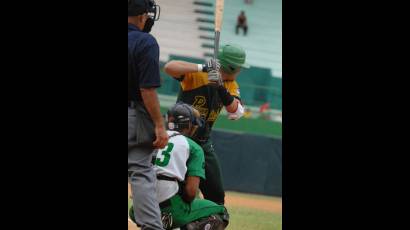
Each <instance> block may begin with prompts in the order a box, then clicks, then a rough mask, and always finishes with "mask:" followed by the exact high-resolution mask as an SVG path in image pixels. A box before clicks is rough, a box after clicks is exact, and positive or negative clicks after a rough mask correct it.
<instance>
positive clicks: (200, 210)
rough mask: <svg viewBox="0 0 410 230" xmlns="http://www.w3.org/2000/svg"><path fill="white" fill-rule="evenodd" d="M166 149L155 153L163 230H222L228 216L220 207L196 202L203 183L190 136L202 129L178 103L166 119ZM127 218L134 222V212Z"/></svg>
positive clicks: (196, 118)
mask: <svg viewBox="0 0 410 230" xmlns="http://www.w3.org/2000/svg"><path fill="white" fill-rule="evenodd" d="M165 120H166V124H167V129H168V130H167V133H168V135H169V141H168V145H167V146H166V147H165V148H163V149H160V150H159V151H156V152H154V155H155V158H153V162H154V163H155V166H154V169H155V171H156V174H157V179H158V180H157V200H158V202H160V204H159V206H160V208H161V212H162V223H163V225H164V228H165V229H173V228H181V229H186V230H196V229H216V230H220V229H225V227H226V226H227V225H228V223H229V215H228V213H227V210H226V208H225V207H224V206H223V205H218V204H216V203H214V202H212V201H209V200H204V199H196V198H195V196H196V194H197V193H198V187H199V183H200V178H202V179H205V169H204V165H205V161H204V153H203V150H202V148H201V147H200V146H199V145H198V144H196V143H195V142H194V141H192V140H191V139H190V138H188V137H189V136H192V134H194V133H195V131H196V129H197V128H199V127H201V126H202V125H203V121H202V119H200V114H199V112H198V111H197V110H195V109H194V108H192V107H191V106H190V105H187V104H184V103H177V104H175V105H174V106H173V107H172V108H171V109H169V110H168V112H167V115H166V117H165ZM130 218H131V219H132V220H134V219H133V218H134V215H133V208H132V207H131V208H130Z"/></svg>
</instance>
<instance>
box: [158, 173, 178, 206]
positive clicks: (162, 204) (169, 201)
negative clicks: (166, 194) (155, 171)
mask: <svg viewBox="0 0 410 230" xmlns="http://www.w3.org/2000/svg"><path fill="white" fill-rule="evenodd" d="M157 179H158V180H167V181H175V182H178V181H177V179H175V178H172V177H168V176H164V175H157ZM169 206H171V198H169V199H166V200H164V201H162V202H161V203H159V207H160V208H161V209H162V208H167V207H169Z"/></svg>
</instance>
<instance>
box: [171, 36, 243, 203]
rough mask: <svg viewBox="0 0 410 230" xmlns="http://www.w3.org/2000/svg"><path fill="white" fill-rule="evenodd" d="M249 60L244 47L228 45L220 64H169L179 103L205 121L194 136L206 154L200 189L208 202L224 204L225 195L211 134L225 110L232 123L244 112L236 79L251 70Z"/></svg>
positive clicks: (173, 62)
mask: <svg viewBox="0 0 410 230" xmlns="http://www.w3.org/2000/svg"><path fill="white" fill-rule="evenodd" d="M245 59H246V54H245V51H244V50H243V49H242V48H241V47H239V46H237V45H233V44H228V45H225V46H223V47H222V48H221V49H220V51H219V55H218V60H219V61H217V60H211V61H209V62H208V63H207V64H205V65H202V64H196V63H189V62H184V61H170V62H168V63H167V64H166V65H165V72H166V73H167V74H169V75H170V76H172V77H173V78H175V79H176V80H178V81H180V82H181V83H180V84H181V89H182V90H181V91H180V93H179V97H178V101H182V102H184V103H187V104H189V105H192V106H193V107H194V108H195V109H197V110H198V111H199V112H200V114H201V117H202V118H203V119H204V120H205V125H204V126H203V127H200V128H198V130H197V132H196V133H195V135H194V136H193V140H194V141H195V142H196V143H198V144H199V145H200V146H201V147H202V148H203V150H204V152H205V162H206V164H205V175H206V180H201V184H200V189H201V192H202V194H203V195H204V198H205V199H208V200H211V201H214V202H215V203H218V204H224V202H225V200H224V199H225V192H224V189H223V185H222V177H221V172H220V166H219V162H218V160H217V158H216V155H215V152H214V148H213V145H212V142H211V140H210V133H211V130H212V126H213V125H214V123H215V121H216V119H217V118H218V116H219V114H220V112H221V110H222V108H223V107H225V109H226V111H227V112H228V117H229V119H232V120H237V119H239V118H240V117H242V115H243V113H244V108H243V106H242V103H241V100H240V92H239V85H238V83H237V82H236V77H237V76H238V74H239V72H240V70H241V68H242V67H245V68H247V67H248V65H246V64H245ZM221 80H222V81H221Z"/></svg>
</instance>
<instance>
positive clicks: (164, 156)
mask: <svg viewBox="0 0 410 230" xmlns="http://www.w3.org/2000/svg"><path fill="white" fill-rule="evenodd" d="M173 148H174V143H168V145H167V148H166V149H165V150H163V151H161V153H158V155H157V157H156V159H155V164H156V165H158V166H161V167H165V166H167V165H168V164H169V158H170V157H171V151H172V149H173Z"/></svg>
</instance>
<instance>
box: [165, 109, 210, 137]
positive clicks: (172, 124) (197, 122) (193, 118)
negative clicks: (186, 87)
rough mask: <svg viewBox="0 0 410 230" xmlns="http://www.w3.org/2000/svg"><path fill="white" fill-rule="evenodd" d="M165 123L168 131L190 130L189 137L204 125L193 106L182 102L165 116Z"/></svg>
mask: <svg viewBox="0 0 410 230" xmlns="http://www.w3.org/2000/svg"><path fill="white" fill-rule="evenodd" d="M165 122H166V123H167V128H168V130H175V131H178V132H182V131H183V130H184V129H190V130H189V133H188V135H189V136H192V135H193V134H194V133H195V131H196V130H197V129H198V127H202V126H203V125H204V121H203V119H201V118H200V114H199V112H198V111H197V110H196V109H194V108H193V107H192V106H190V105H188V104H185V103H182V102H178V103H176V104H175V105H174V106H172V107H171V108H170V109H169V110H168V112H167V114H166V115H165Z"/></svg>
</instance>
